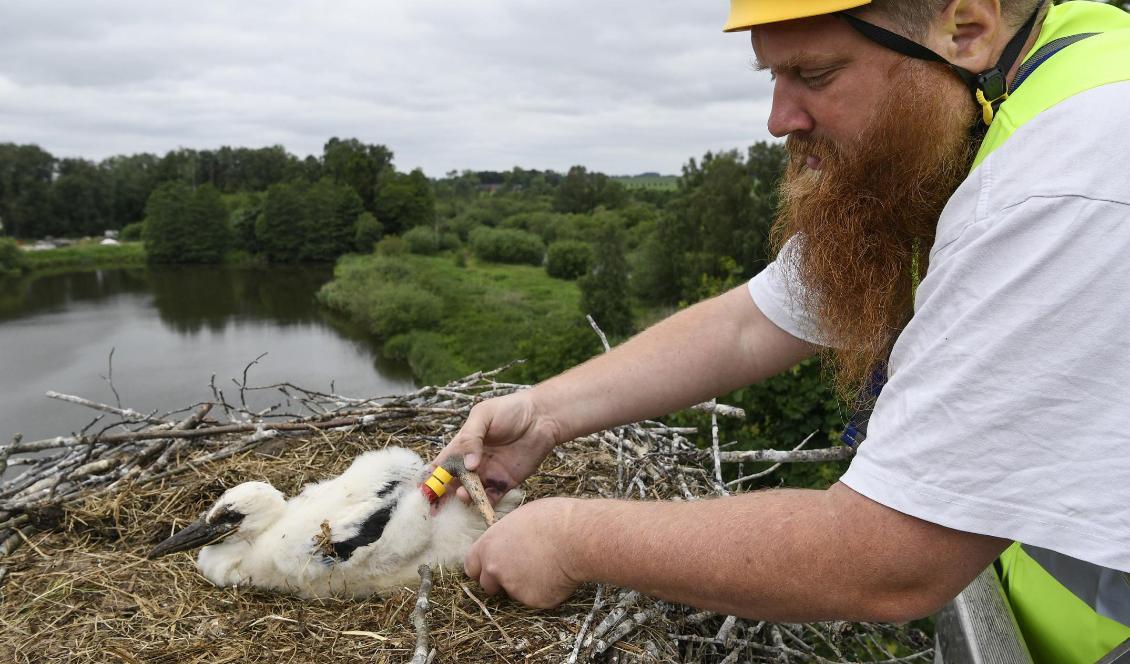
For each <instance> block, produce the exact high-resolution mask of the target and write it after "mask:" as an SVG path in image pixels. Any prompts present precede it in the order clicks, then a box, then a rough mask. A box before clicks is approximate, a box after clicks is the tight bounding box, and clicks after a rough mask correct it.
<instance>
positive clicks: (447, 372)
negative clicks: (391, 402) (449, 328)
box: [384, 330, 474, 385]
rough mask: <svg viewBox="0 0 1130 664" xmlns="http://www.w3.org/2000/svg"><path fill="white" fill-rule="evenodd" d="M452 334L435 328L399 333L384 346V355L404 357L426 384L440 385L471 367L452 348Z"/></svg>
mask: <svg viewBox="0 0 1130 664" xmlns="http://www.w3.org/2000/svg"><path fill="white" fill-rule="evenodd" d="M450 344H451V338H450V337H447V336H444V335H442V334H440V333H438V332H430V331H422V330H416V331H413V332H410V333H408V334H398V335H397V336H395V337H393V338H391V339H389V340H388V342H387V343H386V344H385V346H384V352H385V354H386V355H388V356H389V357H391V358H393V359H397V360H403V361H405V362H407V363H408V366H409V367H411V368H412V375H414V376H418V377H419V378H420V380H421V381H423V382H425V383H427V384H429V385H442V384H444V383H447V382H448V381H451V380H454V379H456V378H459V377H461V376H466V375H467V374H469V373H471V372H472V371H474V369H473V368H471V366H470V365H469V364H467V363H466V362H465V361H464V360H463V358H461V357H459V356H458V355H456V354H455V353H453V352H452V351H451V348H450Z"/></svg>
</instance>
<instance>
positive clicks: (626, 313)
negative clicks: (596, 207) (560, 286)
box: [578, 224, 632, 336]
mask: <svg viewBox="0 0 1130 664" xmlns="http://www.w3.org/2000/svg"><path fill="white" fill-rule="evenodd" d="M578 285H579V286H580V287H581V312H582V313H584V314H588V315H591V316H592V317H593V319H595V320H596V322H597V324H598V325H600V327H601V329H602V330H604V331H605V332H606V333H608V334H613V335H617V336H624V335H628V334H631V332H632V309H631V305H630V303H629V300H628V261H627V259H626V257H625V256H624V236H623V231H621V230H620V229H619V228H618V227H617V226H616V225H615V224H606V225H605V226H604V228H603V229H602V230H601V233H600V235H599V238H598V241H597V245H596V253H595V256H594V257H593V269H592V271H591V272H589V273H588V274H586V275H585V276H583V277H581V279H580V281H579V282H578Z"/></svg>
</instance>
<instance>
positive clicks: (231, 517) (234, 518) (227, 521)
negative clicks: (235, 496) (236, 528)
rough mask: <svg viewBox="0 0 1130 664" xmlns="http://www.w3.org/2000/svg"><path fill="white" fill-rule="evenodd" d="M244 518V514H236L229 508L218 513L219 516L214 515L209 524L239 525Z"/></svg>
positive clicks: (236, 512)
mask: <svg viewBox="0 0 1130 664" xmlns="http://www.w3.org/2000/svg"><path fill="white" fill-rule="evenodd" d="M246 516H247V515H246V514H243V513H242V512H238V511H236V510H234V509H232V508H231V507H225V508H224V509H223V510H221V511H220V513H219V514H217V515H216V517H215V518H214V519H212V521H211V523H212V524H213V525H220V524H224V525H233V524H237V523H239V522H240V521H243V519H244V517H246Z"/></svg>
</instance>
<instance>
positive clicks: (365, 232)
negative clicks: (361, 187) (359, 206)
mask: <svg viewBox="0 0 1130 664" xmlns="http://www.w3.org/2000/svg"><path fill="white" fill-rule="evenodd" d="M384 230H385V229H384V226H382V225H381V222H379V221H377V218H376V217H374V216H373V214H372V213H371V212H362V213H361V216H359V217H357V227H356V230H354V231H353V245H354V246H355V247H356V248H357V251H361V252H364V253H368V252H370V251H373V248H374V247H373V245H375V244H376V243H377V242H379V241H380V239H381V236H382V235H384Z"/></svg>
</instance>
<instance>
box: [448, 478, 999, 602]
mask: <svg viewBox="0 0 1130 664" xmlns="http://www.w3.org/2000/svg"><path fill="white" fill-rule="evenodd" d="M1008 544H1009V542H1007V541H1006V540H1002V539H997V538H992V537H986V536H982V535H976V534H972V533H966V532H961V531H957V530H951V529H949V528H944V527H942V526H939V525H936V524H933V523H929V522H927V521H922V520H920V519H917V518H914V517H911V516H908V515H905V514H902V513H900V512H897V511H895V510H892V509H890V508H887V507H885V506H883V505H881V504H879V503H876V502H874V501H872V500H870V499H868V498H866V497H864V496H862V495H860V494H858V493H856V492H854V491H852V490H851V489H850V488H848V487H846V486H844V485H842V484H837V485H835V486H833V487H832V488H831V489H829V490H827V491H810V490H774V491H763V492H759V493H754V494H746V495H742V496H735V497H731V498H719V499H713V500H697V501H689V502H629V501H612V500H576V499H555V498H551V499H545V500H539V501H535V502H533V503H530V504H528V505H525V506H523V507H522V508H520V509H519V510H517V511H515V512H513V513H511V514H510V515H508V516H507V517H506V518H505V519H502V520H501V521H499V522H498V524H496V525H495V526H494V527H492V528H491V529H490V530H488V531H487V533H486V534H485V535H484V536H483V537H482V538H481V539H480V540H479V541H478V542H476V543H475V545H474V546H473V547H472V549H471V551H470V553H469V554H468V556H467V563H466V567H467V573H468V574H469V575H470V576H472V577H474V578H477V579H478V580H479V583H480V585H482V587H483V588H484V589H485V590H487V591H488V592H495V591H497V590H499V589H500V588H501V589H505V590H506V592H507V593H508V594H509V595H510V596H511V597H513V598H515V599H517V600H519V601H521V602H523V603H526V604H530V605H533V606H537V607H551V606H555V605H557V604H559V603H560V602H562V601H564V599H565V598H567V597H568V596H569V594H571V593H572V591H573V590H574V589H575V587H576V586H577V584H579V583H584V582H602V583H611V584H613V585H618V586H624V587H629V588H634V589H637V590H640V591H642V592H645V593H647V594H649V595H654V596H656V597H660V598H663V599H667V600H670V601H675V602H680V603H685V604H690V605H692V606H697V607H702V608H706V609H711V610H714V611H718V612H720V613H725V614H733V615H738V616H743V617H747V618H753V619H758V620H774V621H785V622H808V621H816V620H828V619H838V620H868V621H905V620H910V619H913V618H918V617H922V616H926V615H929V614H931V613H933V612H934V611H936V610H937V609H938V608H940V607H941V605H942V604H944V603H945V602H946V601H948V600H949V599H951V598H952V597H954V596H955V595H957V593H959V592H960V591H961V589H962V588H964V587H965V586H966V585H967V584H968V583H969V582H970V581H971V580H972V579H973V578H974V577H975V576H976V575H977V574H978V573H979V572H980V571H981V570H982V569H984V568H985V567H986V566H987V565H988V564H989V563H990V562H991V561H992V560H993V559H994V558H995V557H996V556H997V555H999V554H1000V552H1001V551H1003V550H1004V548H1005V547H1006V546H1007V545H1008Z"/></svg>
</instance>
